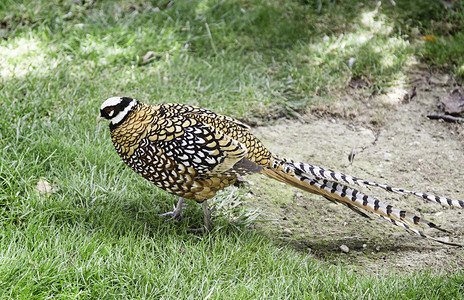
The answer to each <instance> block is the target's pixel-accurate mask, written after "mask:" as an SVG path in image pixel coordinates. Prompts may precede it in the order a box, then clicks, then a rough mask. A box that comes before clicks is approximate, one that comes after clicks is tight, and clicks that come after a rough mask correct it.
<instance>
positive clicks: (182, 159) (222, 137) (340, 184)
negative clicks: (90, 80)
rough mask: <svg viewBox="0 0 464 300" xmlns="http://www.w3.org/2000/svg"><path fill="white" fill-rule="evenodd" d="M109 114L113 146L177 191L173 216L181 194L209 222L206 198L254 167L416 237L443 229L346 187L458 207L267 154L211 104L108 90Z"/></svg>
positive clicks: (104, 111) (460, 204) (459, 204)
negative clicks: (158, 100) (156, 100)
mask: <svg viewBox="0 0 464 300" xmlns="http://www.w3.org/2000/svg"><path fill="white" fill-rule="evenodd" d="M100 117H101V118H105V119H107V120H110V121H111V122H110V125H109V127H110V133H111V139H112V141H113V144H114V147H115V149H116V152H117V153H118V154H119V156H120V157H121V158H122V160H123V161H124V162H125V163H126V164H127V165H128V166H129V167H130V168H131V169H132V170H134V171H135V172H136V173H138V174H139V175H141V176H143V177H144V178H145V179H147V180H148V181H150V182H152V183H153V184H155V185H156V186H157V187H159V188H162V189H164V190H165V191H167V192H169V193H171V194H174V195H177V196H179V201H178V203H177V206H176V208H175V209H174V211H172V212H168V213H165V214H162V216H170V217H171V219H173V218H177V217H178V216H180V214H181V211H182V207H183V205H184V198H186V199H193V200H195V201H197V202H198V203H201V204H202V209H203V212H204V229H205V230H210V229H211V221H210V211H209V209H208V206H207V200H208V199H210V198H212V197H214V196H215V195H216V192H217V191H219V190H222V189H224V188H226V187H227V186H229V185H231V184H233V183H234V182H235V181H236V180H237V177H238V176H243V175H247V174H253V173H261V174H263V175H266V176H268V177H270V178H273V179H275V180H278V181H281V182H284V183H286V184H289V185H292V186H294V187H297V188H299V189H302V190H304V191H307V192H310V193H314V194H317V195H320V196H323V197H325V198H326V199H328V200H330V201H333V202H336V203H342V204H344V205H346V206H347V207H348V208H350V209H352V210H354V211H355V212H357V213H359V214H361V215H363V216H365V217H368V215H367V214H366V212H370V213H373V214H374V215H377V216H380V217H382V218H384V219H387V220H389V221H390V222H391V223H393V224H394V225H397V226H401V227H404V228H406V229H407V230H410V231H412V232H414V233H416V234H418V235H419V236H421V237H423V238H429V239H431V240H434V241H437V242H440V243H444V244H449V245H454V246H461V245H459V244H454V243H450V242H446V241H442V240H439V239H436V238H433V237H430V236H427V235H425V234H424V232H423V231H422V229H421V228H423V227H426V228H434V229H437V230H440V231H443V232H447V231H446V230H444V229H442V228H440V227H438V226H437V225H435V224H434V223H432V222H429V221H427V220H424V219H421V218H420V217H418V216H415V215H413V214H411V213H408V212H407V211H405V210H401V209H397V208H394V207H392V206H391V205H386V204H383V203H381V202H380V201H379V200H377V199H375V198H373V197H371V196H368V195H365V194H363V193H362V192H360V191H359V190H357V189H356V188H354V187H353V186H374V187H378V188H382V189H385V190H387V191H390V192H396V193H403V194H412V195H415V196H418V197H421V198H424V199H427V200H430V201H434V202H437V203H439V204H441V205H442V206H445V207H456V208H464V201H462V200H452V199H449V198H445V197H439V196H434V195H429V194H425V193H419V192H414V191H409V190H405V189H401V188H395V187H391V186H389V185H386V184H379V183H376V182H372V181H367V180H361V179H358V178H356V177H352V176H348V175H345V174H341V173H337V172H334V171H331V170H325V169H323V168H320V167H316V166H313V165H310V164H307V163H300V162H295V161H293V160H291V159H287V158H283V157H280V156H278V155H276V154H274V153H271V152H270V151H269V150H268V149H267V148H266V147H265V146H264V145H263V144H262V143H261V141H260V140H259V139H258V138H256V137H255V136H254V135H253V134H251V133H250V131H249V129H250V128H249V127H248V126H247V125H245V124H244V123H242V122H240V121H238V120H235V119H233V118H230V117H227V116H224V115H221V114H217V113H214V112H212V111H210V110H207V109H203V108H199V107H195V106H190V105H184V104H175V103H169V104H158V105H147V104H144V103H142V102H139V101H138V100H136V99H132V98H128V97H112V98H109V99H107V100H106V101H105V102H104V103H103V104H102V106H101V108H100Z"/></svg>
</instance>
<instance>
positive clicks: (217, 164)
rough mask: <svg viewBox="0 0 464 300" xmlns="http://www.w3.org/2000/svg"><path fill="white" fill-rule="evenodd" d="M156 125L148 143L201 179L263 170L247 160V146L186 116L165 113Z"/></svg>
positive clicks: (151, 131)
mask: <svg viewBox="0 0 464 300" xmlns="http://www.w3.org/2000/svg"><path fill="white" fill-rule="evenodd" d="M153 125H155V126H151V128H152V130H150V132H149V134H148V135H147V136H146V139H147V141H148V142H149V143H151V144H153V146H154V147H155V148H156V149H162V151H163V152H164V155H165V156H166V157H167V158H169V159H170V160H172V161H173V162H174V163H175V164H180V165H183V166H185V167H186V168H193V169H194V170H195V174H196V175H195V176H196V177H197V178H208V177H212V176H236V175H245V174H250V173H257V172H260V171H261V169H262V168H260V167H259V166H258V165H256V164H255V163H253V162H251V161H249V160H248V159H246V158H245V156H246V155H247V148H246V146H245V145H244V144H242V143H240V142H239V141H237V140H235V139H233V138H231V137H230V136H228V135H227V134H225V133H224V132H222V131H219V130H217V129H216V128H214V127H213V126H211V125H209V124H205V123H202V122H199V121H197V120H195V119H192V118H189V117H188V116H186V115H168V114H164V115H163V117H161V118H157V119H156V120H155V121H154V122H153ZM156 125H158V126H156Z"/></svg>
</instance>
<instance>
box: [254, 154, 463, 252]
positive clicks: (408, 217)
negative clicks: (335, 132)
mask: <svg viewBox="0 0 464 300" xmlns="http://www.w3.org/2000/svg"><path fill="white" fill-rule="evenodd" d="M311 167H312V168H311ZM304 168H306V169H307V171H305V170H304ZM309 168H311V169H312V170H313V171H316V167H313V166H309V165H305V164H294V163H289V160H285V161H284V160H280V162H278V163H276V164H274V165H273V167H272V168H267V169H264V170H263V171H262V173H263V174H265V175H267V176H269V177H271V178H273V179H276V180H279V181H282V182H284V183H287V184H290V185H293V186H295V187H298V188H300V189H302V190H305V191H308V192H311V193H314V194H318V195H322V196H324V197H326V198H327V199H329V200H331V201H335V202H339V203H343V204H345V205H346V206H348V207H350V208H352V209H353V210H355V211H356V212H358V213H360V214H362V215H364V213H362V212H361V211H359V209H358V208H361V209H364V210H366V211H369V212H371V213H373V214H375V215H377V216H380V217H382V218H384V219H386V220H390V222H391V223H393V224H394V225H396V226H400V227H404V228H406V229H407V230H410V231H412V232H414V233H416V234H418V235H420V236H421V237H424V238H428V239H431V240H434V241H436V242H439V243H443V244H447V245H452V246H458V247H462V245H459V244H455V243H449V242H446V241H441V240H438V239H435V238H433V237H430V236H427V235H426V234H425V233H424V232H422V231H421V230H420V229H419V228H421V227H427V228H432V229H436V230H440V231H443V232H448V231H446V230H444V229H442V228H440V227H438V226H437V225H436V224H434V223H432V222H430V221H427V220H424V219H421V218H420V217H418V216H416V215H413V214H410V213H408V212H406V211H405V210H400V209H396V208H394V207H392V206H391V205H385V204H383V203H381V202H380V201H379V200H378V199H375V198H373V197H371V196H368V195H365V194H363V193H362V192H360V191H358V190H356V189H354V188H352V187H349V186H346V185H344V184H341V183H339V182H335V181H332V180H329V179H326V178H325V177H324V178H321V177H322V176H323V175H322V174H324V175H327V173H329V176H331V177H332V175H330V173H332V172H331V171H326V170H323V169H320V168H317V171H318V172H319V170H322V171H321V172H320V173H319V174H320V175H319V176H315V175H314V173H313V172H311V171H309V170H311V169H309ZM335 174H337V175H335ZM335 174H334V177H338V178H340V179H341V180H343V181H345V182H347V183H350V184H358V185H362V184H360V183H364V184H366V183H365V182H366V181H360V180H358V179H356V178H353V177H351V176H346V175H343V174H339V173H335ZM339 175H340V176H339ZM341 176H344V177H343V178H344V179H342V178H341ZM353 179H354V180H353ZM356 182H358V183H356ZM368 183H372V184H367V185H374V186H379V187H382V188H385V189H386V190H390V189H391V190H392V191H394V190H393V188H390V189H389V188H386V187H388V186H386V185H377V184H376V183H374V182H368ZM384 186H385V187H384ZM417 194H420V193H417ZM452 201H454V200H452ZM461 202H462V201H461ZM458 203H459V202H458ZM453 206H454V205H453Z"/></svg>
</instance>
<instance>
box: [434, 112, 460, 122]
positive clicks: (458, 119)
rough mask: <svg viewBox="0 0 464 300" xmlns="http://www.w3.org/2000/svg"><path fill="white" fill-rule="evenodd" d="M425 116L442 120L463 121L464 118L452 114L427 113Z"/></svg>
mask: <svg viewBox="0 0 464 300" xmlns="http://www.w3.org/2000/svg"><path fill="white" fill-rule="evenodd" d="M427 118H429V119H432V120H438V119H442V120H444V121H446V122H456V123H464V118H458V117H453V116H450V115H436V114H432V115H428V116H427Z"/></svg>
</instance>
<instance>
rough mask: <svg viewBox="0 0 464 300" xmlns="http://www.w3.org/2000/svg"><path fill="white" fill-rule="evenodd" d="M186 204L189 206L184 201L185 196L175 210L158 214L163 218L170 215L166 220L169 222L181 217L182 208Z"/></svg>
mask: <svg viewBox="0 0 464 300" xmlns="http://www.w3.org/2000/svg"><path fill="white" fill-rule="evenodd" d="M186 206H188V204H187V203H185V202H184V199H183V198H180V199H179V201H178V202H177V205H176V207H175V208H174V210H173V211H168V212H165V213H164V214H159V215H158V216H159V217H162V218H166V217H170V218H169V219H166V221H165V222H169V221H172V220H174V219H179V218H180V217H181V216H182V209H183V208H184V207H186Z"/></svg>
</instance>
